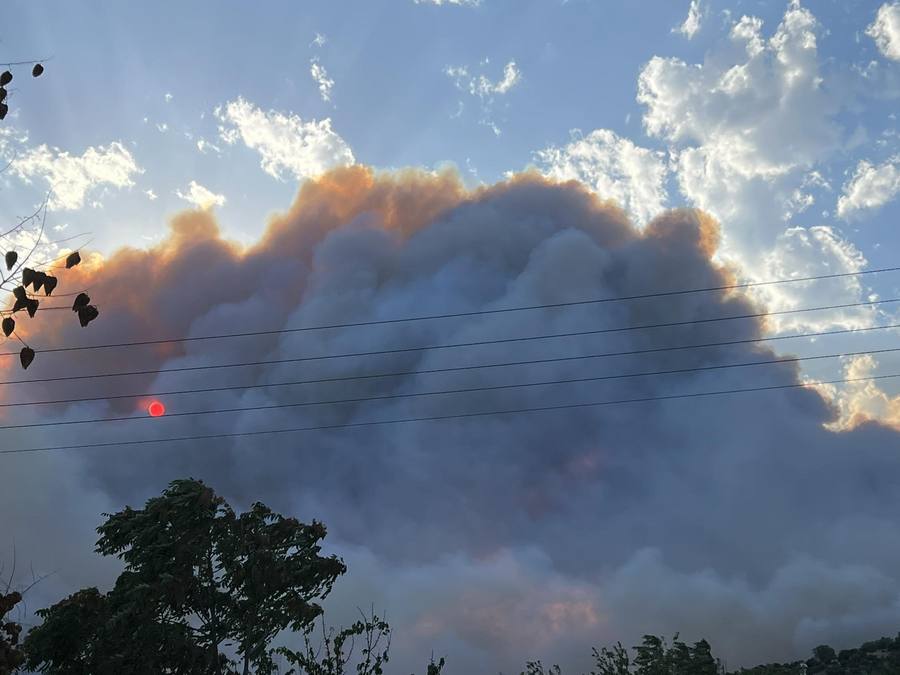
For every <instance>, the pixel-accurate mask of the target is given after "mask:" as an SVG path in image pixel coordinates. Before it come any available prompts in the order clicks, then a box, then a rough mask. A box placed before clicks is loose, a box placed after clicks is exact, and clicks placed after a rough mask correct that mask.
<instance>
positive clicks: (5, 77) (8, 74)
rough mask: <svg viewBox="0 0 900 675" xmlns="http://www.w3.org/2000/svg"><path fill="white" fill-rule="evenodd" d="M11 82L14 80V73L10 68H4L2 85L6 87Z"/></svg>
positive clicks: (0, 83) (0, 79)
mask: <svg viewBox="0 0 900 675" xmlns="http://www.w3.org/2000/svg"><path fill="white" fill-rule="evenodd" d="M10 82H12V73H11V72H9V71H8V70H4V71H3V73H2V74H0V87H5V86H6V85H8V84H9V83H10Z"/></svg>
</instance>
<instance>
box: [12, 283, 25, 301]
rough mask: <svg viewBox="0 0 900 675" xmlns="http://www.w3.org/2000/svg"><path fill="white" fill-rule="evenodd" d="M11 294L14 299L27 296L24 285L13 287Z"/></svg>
mask: <svg viewBox="0 0 900 675" xmlns="http://www.w3.org/2000/svg"><path fill="white" fill-rule="evenodd" d="M13 295H14V296H16V300H25V299H26V298H27V297H28V294H27V293H26V292H25V287H24V286H16V287H15V288H14V289H13Z"/></svg>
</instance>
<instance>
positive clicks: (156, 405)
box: [147, 401, 166, 417]
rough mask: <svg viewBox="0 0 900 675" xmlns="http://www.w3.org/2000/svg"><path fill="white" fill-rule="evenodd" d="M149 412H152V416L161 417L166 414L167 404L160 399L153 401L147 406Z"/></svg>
mask: <svg viewBox="0 0 900 675" xmlns="http://www.w3.org/2000/svg"><path fill="white" fill-rule="evenodd" d="M147 412H148V413H150V417H160V416H162V415H165V414H166V406H164V405H163V404H162V403H160V402H159V401H153V403H151V404H150V405H149V406H147Z"/></svg>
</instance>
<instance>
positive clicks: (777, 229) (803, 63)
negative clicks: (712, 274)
mask: <svg viewBox="0 0 900 675" xmlns="http://www.w3.org/2000/svg"><path fill="white" fill-rule="evenodd" d="M762 26H763V24H762V21H761V20H760V19H758V18H755V17H746V16H745V17H742V18H741V19H740V20H739V21H737V22H736V23H735V24H733V26H732V29H731V32H730V35H729V37H730V44H725V45H720V46H719V47H718V48H717V49H715V50H713V52H711V53H710V54H709V55H708V56H707V57H706V60H705V62H704V63H702V64H688V63H685V62H684V61H682V60H681V59H677V58H662V57H659V56H654V57H653V58H652V59H651V60H650V62H649V63H648V64H647V65H646V66H645V67H644V69H643V70H642V72H641V74H640V77H639V80H638V101H639V102H640V103H643V104H644V105H645V106H646V111H645V113H644V118H643V121H644V127H645V129H646V130H647V132H648V133H649V134H650V135H652V136H656V137H658V138H660V139H662V140H663V141H665V142H666V143H668V144H669V146H670V152H671V154H672V158H673V166H674V169H675V171H676V176H677V179H678V183H679V187H680V189H681V192H682V193H683V194H684V196H685V197H686V198H687V199H688V200H689V201H690V202H691V203H692V204H693V205H695V206H698V207H700V208H702V209H704V210H706V211H709V212H710V213H712V214H713V215H714V216H715V217H716V218H717V219H718V220H719V221H720V222H722V223H724V224H725V225H726V228H725V250H726V251H727V252H728V253H729V254H731V255H737V256H739V257H740V258H741V260H742V262H743V263H745V264H748V263H751V262H753V261H754V260H755V261H756V262H758V261H759V256H760V254H764V253H765V252H766V251H767V250H768V249H769V247H771V246H772V244H773V243H774V238H775V237H777V236H778V235H779V234H780V233H781V232H782V231H783V230H784V227H785V220H786V219H787V218H790V217H791V216H792V215H793V214H794V213H797V212H798V211H799V210H802V209H804V208H808V206H809V205H810V204H811V203H812V201H814V199H815V194H814V193H815V192H816V191H817V190H820V189H822V186H820V185H819V186H817V185H810V184H809V182H808V180H807V179H808V176H809V175H810V172H811V171H813V170H814V168H815V167H816V165H817V164H818V163H820V162H822V161H823V160H825V159H827V158H829V156H831V155H832V153H834V152H835V151H837V150H838V149H839V148H840V147H841V129H840V127H839V126H838V125H837V124H836V123H835V121H834V120H833V115H834V113H835V112H836V111H837V110H838V109H839V102H838V101H836V100H834V99H833V98H832V97H831V95H830V94H829V93H828V91H826V89H825V88H824V87H823V86H822V85H823V75H822V73H821V71H820V67H819V60H818V52H817V47H816V32H817V30H818V23H817V22H816V19H815V17H813V15H812V14H811V13H810V12H809V11H807V10H806V9H804V8H802V7H800V6H799V3H792V4H791V6H790V7H789V8H788V9H787V11H786V12H785V14H784V18H783V20H782V22H781V24H780V25H779V26H778V28H777V29H776V31H775V33H774V35H773V36H772V37H771V38H769V39H766V38H765V37H764V36H763V35H762Z"/></svg>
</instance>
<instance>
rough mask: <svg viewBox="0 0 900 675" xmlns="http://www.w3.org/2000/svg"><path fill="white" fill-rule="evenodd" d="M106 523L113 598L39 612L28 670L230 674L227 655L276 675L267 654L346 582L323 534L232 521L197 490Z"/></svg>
mask: <svg viewBox="0 0 900 675" xmlns="http://www.w3.org/2000/svg"><path fill="white" fill-rule="evenodd" d="M105 515H106V516H107V520H106V522H105V523H104V524H103V525H101V526H100V527H99V528H98V532H99V534H100V538H99V540H98V542H97V551H98V552H99V553H102V554H105V555H116V556H117V557H119V558H120V559H121V560H123V561H124V562H125V569H124V571H123V572H122V574H121V575H119V577H118V579H117V580H116V583H115V586H114V588H113V589H112V591H110V592H109V593H108V594H105V595H104V594H101V593H99V591H97V589H84V590H82V591H79V592H78V593H76V594H74V595H73V596H70V597H69V598H66V599H65V600H63V601H61V602H59V603H57V604H56V605H53V606H52V607H50V608H49V609H46V610H43V611H42V612H41V616H42V618H43V619H44V623H43V625H41V626H40V627H38V628H35V629H34V630H32V631H31V632H30V633H29V635H28V637H27V639H26V651H27V654H28V663H29V667H30V668H32V669H38V670H43V671H46V672H53V673H81V672H83V673H95V672H148V673H149V672H157V673H210V674H212V673H216V674H219V673H225V672H235V671H233V670H230V668H231V667H232V666H233V665H235V664H234V662H233V661H230V660H229V659H227V658H226V656H225V655H224V654H222V653H221V647H222V646H223V644H224V645H232V646H233V647H234V648H235V651H236V652H237V654H238V655H239V656H240V657H241V659H242V660H243V672H244V673H249V672H250V667H251V665H252V666H253V667H254V671H253V672H256V673H271V672H274V663H273V661H272V658H271V654H270V651H269V649H268V645H269V642H270V641H271V640H272V639H273V638H274V636H275V635H276V634H277V633H278V632H280V631H281V630H283V629H285V628H288V627H290V628H291V629H292V630H303V629H305V628H306V627H307V626H308V625H309V624H311V623H312V622H313V621H314V620H315V618H316V617H317V616H318V615H319V614H320V613H321V611H322V610H321V607H320V606H319V605H318V604H317V603H316V602H314V600H315V599H316V598H322V597H325V595H327V594H328V592H330V590H331V587H332V584H333V583H334V581H335V579H337V577H338V576H340V575H341V574H343V573H344V572H345V571H346V567H345V566H344V564H343V562H342V561H341V560H339V559H338V558H336V557H335V556H330V557H323V556H320V555H319V552H320V547H319V545H318V542H319V540H321V539H322V538H324V537H325V534H326V532H325V527H324V526H323V525H322V524H321V523H317V522H315V521H313V523H312V524H311V525H305V524H302V523H300V522H298V521H297V520H296V519H293V518H284V517H282V516H280V515H278V514H275V513H273V512H272V511H271V510H269V509H268V508H267V507H265V506H264V505H262V504H254V505H253V507H252V508H251V509H250V511H248V512H247V513H244V514H241V515H240V516H236V515H235V514H234V512H233V511H232V509H231V507H229V506H228V505H227V504H226V503H225V501H224V500H223V499H222V498H221V497H219V496H217V495H216V494H215V493H214V492H213V490H212V489H210V488H209V487H207V486H205V485H204V484H203V483H202V482H200V481H195V480H179V481H174V482H172V483H171V484H170V485H169V487H168V489H167V490H166V491H165V492H164V493H163V494H162V495H161V496H160V497H155V498H153V499H150V500H149V501H148V502H147V503H146V505H145V507H144V508H143V509H132V508H130V507H126V508H125V509H124V510H123V511H121V512H119V513H115V514H105ZM125 660H128V663H127V664H126V661H125ZM66 664H71V665H66ZM131 668H137V670H132V669H131ZM108 669H111V670H108Z"/></svg>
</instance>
